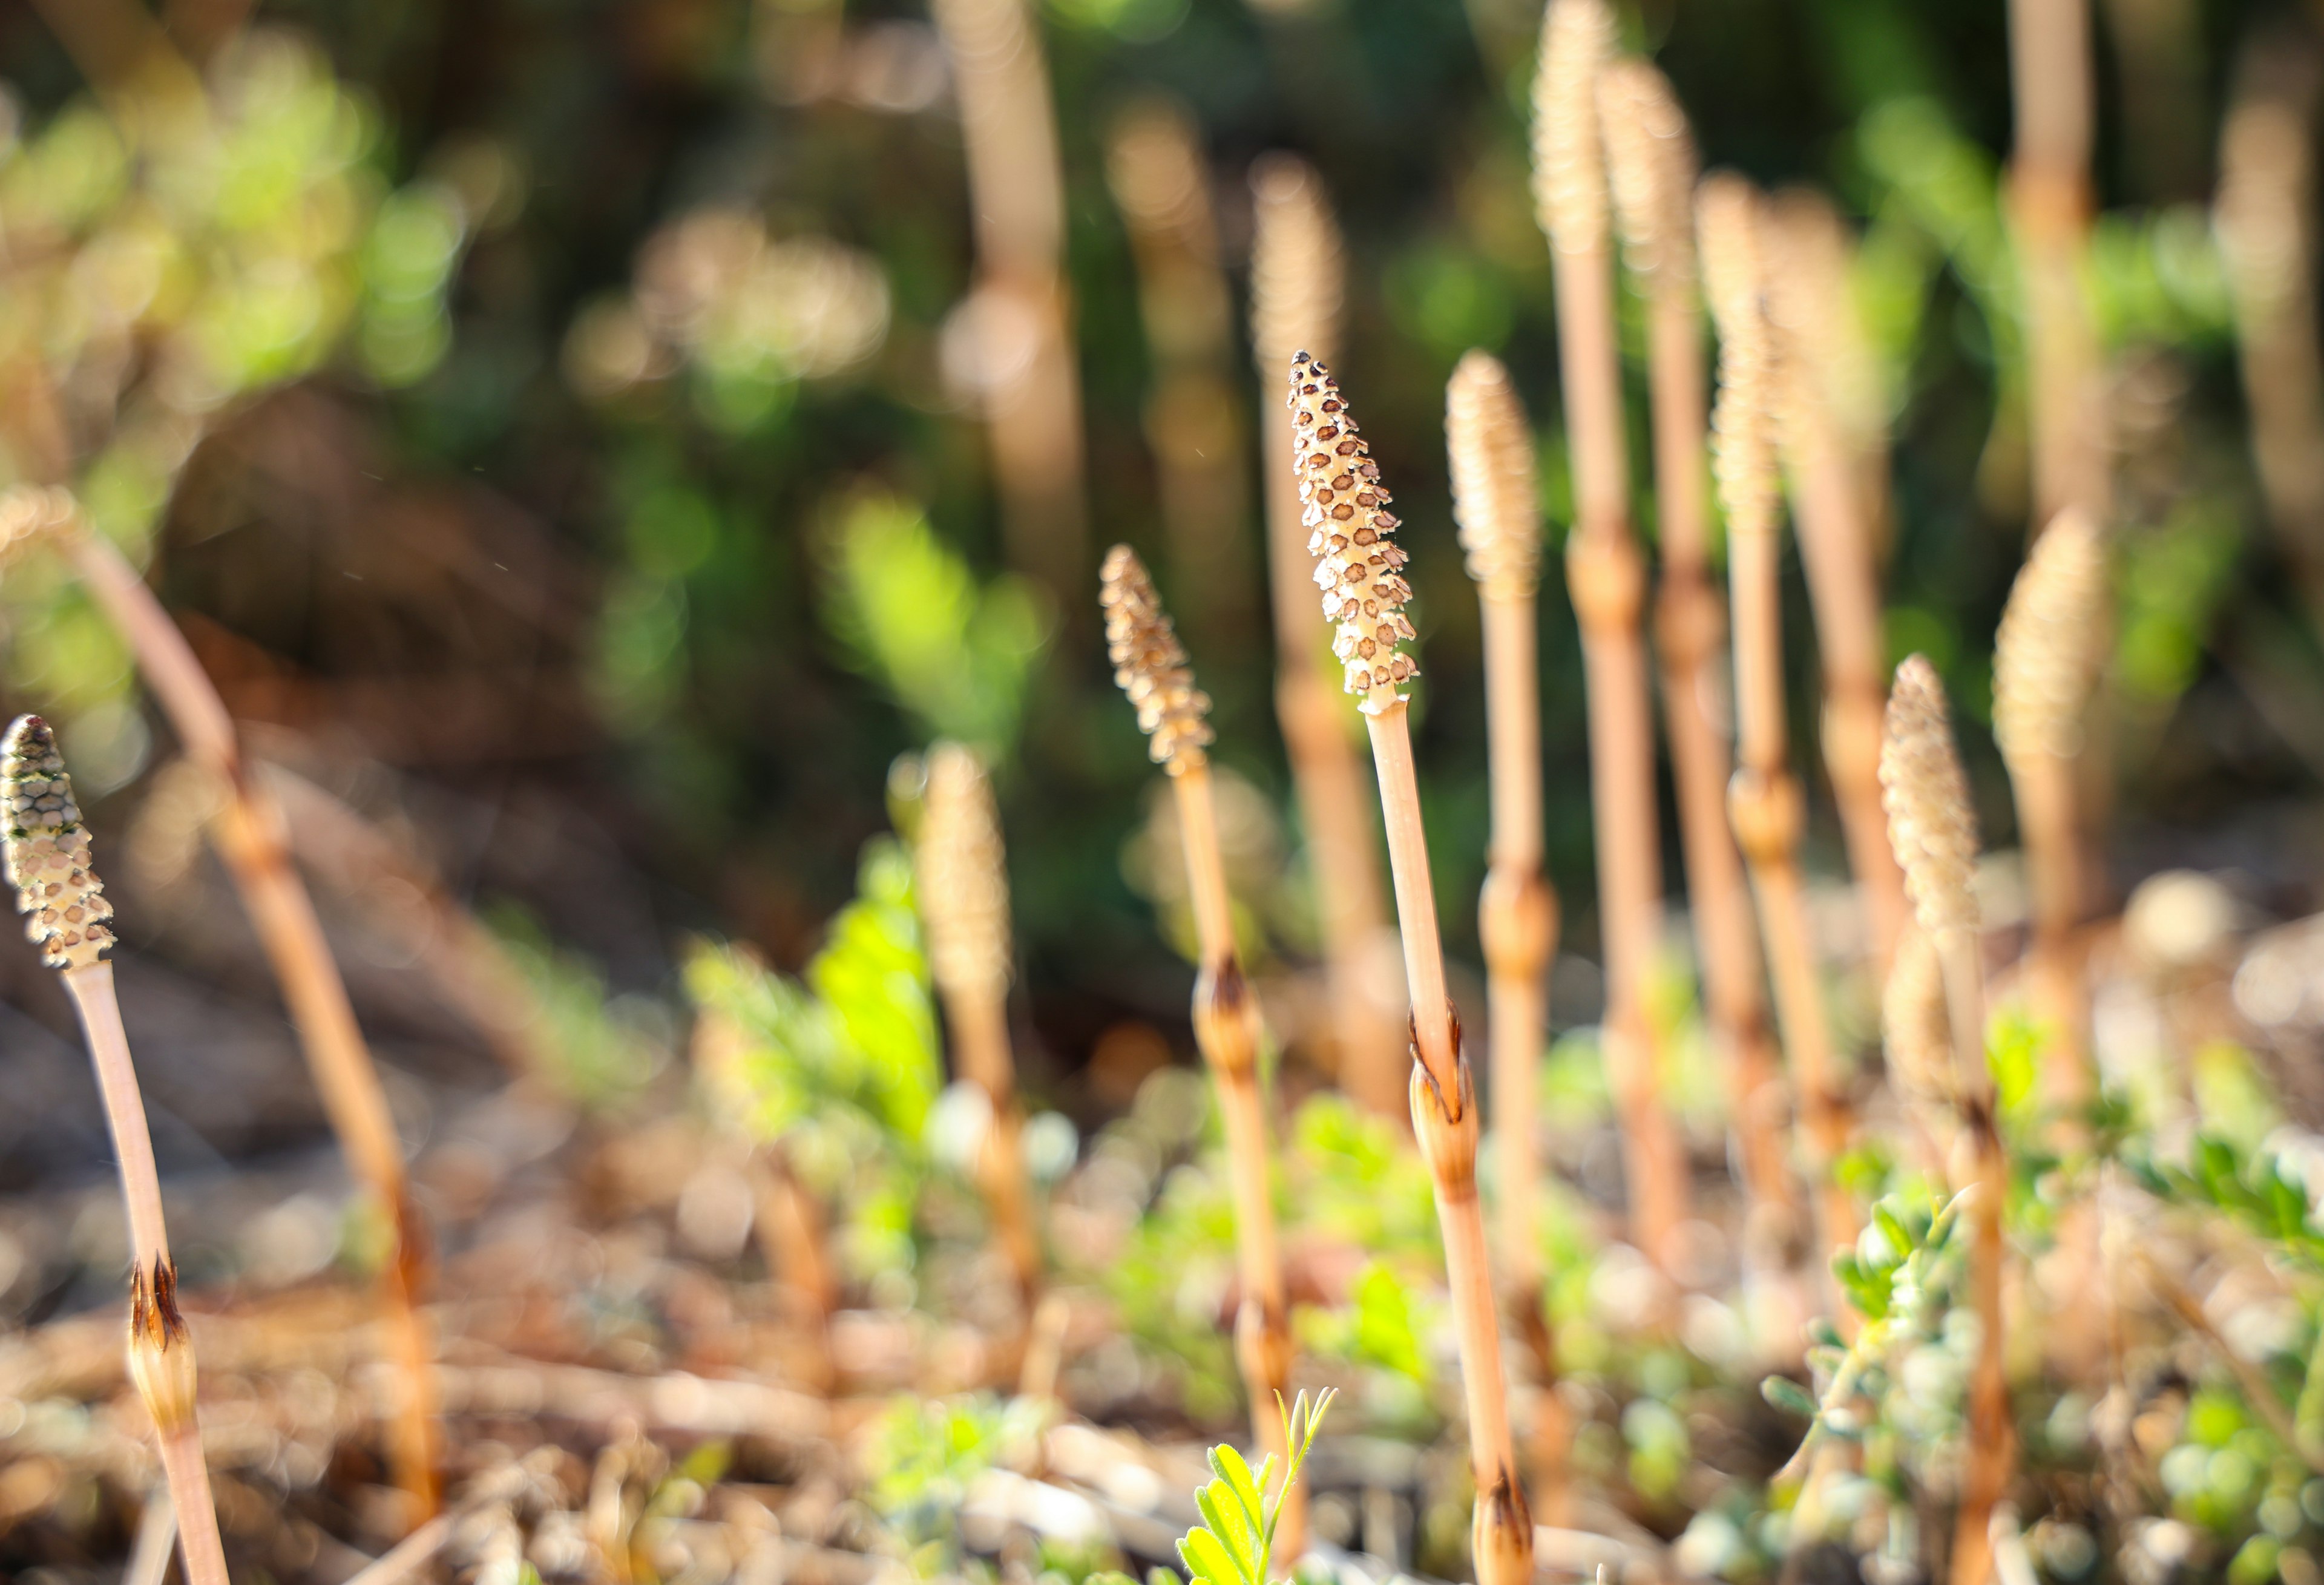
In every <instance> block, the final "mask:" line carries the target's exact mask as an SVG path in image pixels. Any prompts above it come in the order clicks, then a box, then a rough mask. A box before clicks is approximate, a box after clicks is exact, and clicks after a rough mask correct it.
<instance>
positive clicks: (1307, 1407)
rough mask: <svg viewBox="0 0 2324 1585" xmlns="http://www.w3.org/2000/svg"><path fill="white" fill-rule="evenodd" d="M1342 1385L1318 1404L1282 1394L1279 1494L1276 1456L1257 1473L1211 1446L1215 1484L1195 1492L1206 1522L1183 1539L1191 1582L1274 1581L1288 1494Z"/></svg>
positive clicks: (1256, 1584)
mask: <svg viewBox="0 0 2324 1585" xmlns="http://www.w3.org/2000/svg"><path fill="white" fill-rule="evenodd" d="M1336 1396H1338V1393H1337V1390H1336V1389H1335V1388H1333V1387H1325V1388H1324V1389H1323V1392H1321V1393H1320V1394H1318V1395H1317V1396H1316V1397H1315V1400H1314V1403H1312V1404H1311V1403H1309V1402H1308V1399H1307V1395H1306V1394H1305V1393H1304V1392H1303V1393H1301V1394H1300V1395H1299V1396H1297V1397H1296V1399H1294V1400H1293V1401H1292V1405H1291V1407H1290V1408H1289V1409H1288V1410H1286V1409H1285V1408H1284V1407H1283V1398H1282V1396H1281V1395H1280V1394H1277V1396H1276V1400H1275V1407H1276V1413H1277V1414H1278V1415H1281V1416H1282V1418H1283V1445H1284V1446H1285V1447H1286V1449H1288V1450H1289V1451H1290V1459H1289V1461H1288V1462H1287V1463H1286V1464H1285V1466H1284V1470H1283V1484H1282V1485H1281V1486H1280V1487H1279V1488H1277V1490H1276V1492H1275V1493H1274V1495H1273V1496H1269V1495H1268V1490H1267V1488H1268V1484H1269V1482H1270V1481H1271V1479H1273V1477H1274V1474H1275V1455H1274V1454H1273V1453H1269V1454H1268V1455H1267V1457H1266V1458H1265V1459H1264V1460H1263V1461H1260V1463H1259V1472H1258V1474H1256V1475H1254V1474H1252V1473H1251V1469H1250V1465H1249V1464H1248V1463H1246V1462H1244V1461H1243V1456H1242V1455H1241V1454H1240V1453H1239V1452H1237V1451H1235V1450H1234V1449H1233V1448H1232V1447H1231V1446H1229V1445H1228V1444H1226V1443H1225V1442H1221V1443H1220V1444H1219V1445H1218V1446H1216V1447H1214V1448H1213V1449H1212V1450H1211V1469H1212V1470H1213V1471H1214V1474H1213V1478H1212V1480H1211V1483H1210V1484H1209V1485H1208V1486H1205V1487H1203V1488H1202V1489H1201V1490H1199V1491H1197V1492H1195V1493H1194V1504H1195V1506H1196V1507H1199V1508H1201V1509H1202V1510H1203V1521H1204V1522H1203V1524H1200V1525H1195V1526H1194V1528H1193V1529H1192V1530H1189V1531H1187V1532H1186V1534H1185V1536H1184V1537H1183V1538H1182V1539H1181V1540H1180V1541H1179V1543H1178V1556H1179V1557H1180V1558H1181V1559H1182V1560H1184V1562H1185V1565H1186V1572H1187V1574H1188V1576H1189V1579H1190V1585H1268V1572H1267V1571H1268V1562H1269V1561H1270V1560H1271V1558H1272V1556H1273V1554H1274V1551H1275V1525H1276V1521H1277V1519H1279V1518H1281V1517H1282V1516H1283V1499H1284V1498H1285V1497H1287V1496H1288V1495H1290V1491H1291V1487H1292V1483H1293V1482H1294V1481H1296V1480H1297V1479H1299V1467H1300V1465H1302V1464H1304V1463H1305V1462H1306V1460H1307V1450H1308V1449H1309V1448H1311V1447H1313V1446H1314V1442H1315V1432H1316V1429H1317V1427H1319V1426H1320V1425H1322V1424H1323V1415H1324V1414H1325V1412H1326V1411H1327V1410H1329V1409H1330V1408H1331V1406H1332V1400H1333V1398H1334V1397H1336Z"/></svg>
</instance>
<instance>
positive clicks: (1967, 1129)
mask: <svg viewBox="0 0 2324 1585" xmlns="http://www.w3.org/2000/svg"><path fill="white" fill-rule="evenodd" d="M1936 944H1937V956H1938V962H1939V963H1940V965H1941V968H1942V970H1943V972H1944V981H1945V1018H1946V1022H1947V1023H1948V1025H1949V1026H1950V1029H1951V1033H1952V1042H1953V1080H1954V1083H1955V1085H1956V1086H1957V1093H1958V1094H1959V1095H1960V1098H1961V1100H1960V1109H1961V1124H1962V1129H1961V1134H1962V1138H1963V1140H1964V1141H1965V1142H1966V1144H1967V1146H1968V1147H1969V1164H1968V1167H1967V1171H1966V1173H1965V1175H1966V1176H1968V1177H1969V1179H1970V1182H1971V1185H1972V1186H1973V1189H1974V1193H1975V1199H1974V1201H1973V1203H1971V1206H1970V1210H1969V1218H1970V1221H1969V1237H1970V1243H1969V1289H1970V1294H1971V1298H1972V1302H1973V1303H1974V1304H1975V1305H1976V1308H1977V1318H1978V1352H1977V1360H1976V1363H1975V1364H1974V1365H1973V1366H1972V1367H1971V1368H1970V1372H1969V1426H1968V1434H1967V1445H1968V1450H1969V1451H1968V1462H1967V1466H1966V1468H1965V1469H1964V1470H1963V1471H1962V1475H1961V1498H1960V1513H1959V1516H1958V1518H1957V1521H1956V1524H1955V1527H1954V1531H1953V1556H1952V1585H1986V1580H1987V1576H1988V1574H1989V1573H1990V1572H1991V1570H1992V1543H1991V1540H1990V1534H1991V1530H1992V1521H1993V1511H1994V1508H1995V1507H1996V1505H1997V1504H1998V1503H1999V1502H2000V1501H2001V1498H2002V1497H2003V1495H2004V1494H2005V1493H2006V1491H2007V1489H2008V1487H2009V1479H2010V1474H2011V1471H2012V1470H2014V1469H2015V1464H2016V1455H2017V1450H2016V1438H2015V1431H2014V1429H2013V1427H2012V1426H2011V1424H2010V1417H2009V1382H2008V1378H2007V1375H2006V1368H2005V1364H2006V1344H2007V1339H2008V1334H2007V1332H2006V1331H2005V1330H2004V1320H2005V1318H2004V1315H2003V1313H2002V1267H2003V1263H2004V1259H2005V1258H2006V1247H2005V1244H2004V1230H2003V1215H2004V1213H2005V1212H2006V1207H2007V1203H2008V1196H2009V1162H2008V1158H2007V1156H2006V1155H2005V1154H2004V1152H2003V1149H2002V1144H2001V1133H2000V1128H1999V1124H1998V1120H1997V1118H1996V1117H1995V1115H1994V1106H1995V1098H1994V1090H1993V1081H1992V1077H1991V1075H1990V1074H1989V1072H1988V1070H1987V1066H1986V1058H1985V985H1984V972H1983V969H1982V967H1981V966H1980V965H1979V963H1978V944H1977V935H1976V933H1975V932H1974V931H1972V930H1968V929H1959V928H1955V929H1947V930H1941V931H1939V932H1938V933H1937V935H1936Z"/></svg>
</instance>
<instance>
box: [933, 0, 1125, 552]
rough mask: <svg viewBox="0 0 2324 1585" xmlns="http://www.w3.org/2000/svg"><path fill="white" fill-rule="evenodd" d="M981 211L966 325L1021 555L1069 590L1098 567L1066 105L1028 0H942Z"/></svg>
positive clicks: (1007, 515)
mask: <svg viewBox="0 0 2324 1585" xmlns="http://www.w3.org/2000/svg"><path fill="white" fill-rule="evenodd" d="M930 14H931V15H932V16H933V17H934V19H935V21H936V31H937V32H939V33H940V34H941V35H942V36H943V38H944V42H945V51H946V52H947V53H948V54H949V55H950V56H951V58H952V68H953V88H954V93H955V94H956V95H957V96H958V97H959V100H960V120H961V134H962V138H963V141H964V143H965V144H966V147H967V154H968V188H969V196H970V200H971V204H972V207H973V209H974V210H975V215H976V252H977V272H978V277H979V279H978V283H977V287H976V294H975V296H974V298H973V299H971V301H970V303H969V304H968V305H967V310H966V311H968V312H969V313H970V314H972V315H973V319H972V320H971V321H970V323H969V324H968V325H967V326H966V327H965V328H966V329H967V330H968V331H970V332H971V335H970V336H969V340H970V341H971V342H972V343H973V346H974V348H975V355H974V358H973V362H974V364H975V365H976V381H977V383H978V386H979V388H980V393H981V395H982V399H983V402H984V413H985V422H986V424H987V426H988V427H989V429H990V430H991V443H992V462H993V472H994V474H995V475H996V482H997V483H998V484H999V486H1000V493H1001V515H1002V527H1003V531H1004V534H1005V536H1006V538H1007V540H1008V545H1009V551H1010V558H1011V559H1012V560H1013V561H1015V563H1016V564H1017V565H1018V566H1019V567H1021V568H1022V569H1024V570H1025V571H1027V572H1028V573H1030V574H1032V575H1034V576H1037V577H1039V578H1041V579H1043V580H1044V581H1046V582H1047V583H1048V584H1049V585H1050V586H1051V587H1052V588H1053V589H1054V590H1056V592H1057V593H1058V594H1060V595H1064V594H1068V593H1069V592H1071V591H1073V590H1075V589H1077V588H1079V587H1080V586H1081V579H1082V577H1083V576H1084V574H1083V570H1082V569H1083V568H1084V567H1087V566H1088V563H1087V562H1086V561H1085V560H1084V557H1085V556H1086V555H1087V554H1088V552H1087V550H1086V548H1085V546H1084V541H1085V539H1087V537H1088V532H1089V530H1088V523H1087V508H1086V506H1085V505H1084V499H1083V481H1082V469H1083V443H1082V411H1081V382H1080V376H1079V374H1078V373H1077V372H1076V370H1075V367H1074V355H1073V343H1072V335H1071V331H1070V328H1069V323H1068V322H1069V318H1070V305H1069V301H1068V296H1069V294H1068V292H1067V290H1066V285H1065V263H1064V262H1065V179H1064V176H1063V174H1062V171H1061V168H1060V166H1059V163H1058V157H1057V128H1056V106H1054V104H1053V103H1052V101H1051V97H1050V93H1049V75H1048V69H1047V61H1046V60H1045V58H1044V56H1043V52H1042V49H1041V37H1040V32H1039V29H1038V27H1037V25H1036V20H1037V19H1036V16H1035V14H1034V12H1033V9H1032V8H1031V7H1030V6H1028V5H1027V4H1026V0H936V4H935V5H933V6H932V7H931V8H930Z"/></svg>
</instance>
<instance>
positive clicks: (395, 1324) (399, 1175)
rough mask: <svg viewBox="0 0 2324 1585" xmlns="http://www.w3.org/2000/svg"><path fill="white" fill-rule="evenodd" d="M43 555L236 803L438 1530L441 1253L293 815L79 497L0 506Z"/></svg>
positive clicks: (218, 827) (35, 496)
mask: <svg viewBox="0 0 2324 1585" xmlns="http://www.w3.org/2000/svg"><path fill="white" fill-rule="evenodd" d="M38 545H47V546H50V547H52V548H55V549H56V550H57V551H58V552H59V553H60V554H61V555H62V556H63V557H64V558H65V559H66V560H67V561H68V562H69V564H70V565H71V567H72V568H73V571H74V572H75V574H76V575H77V576H78V577H79V579H80V581H81V583H82V585H84V586H85V587H86V588H87V589H88V592H89V594H90V595H91V596H92V597H93V598H94V599H95V600H96V601H97V605H98V607H99V608H100V609H101V610H102V611H103V612H104V613H105V614H106V619H107V620H108V621H110V622H112V623H113V626H114V628H115V631H118V632H119V633H120V634H121V636H122V637H123V639H124V640H126V642H127V643H128V645H129V648H130V650H131V652H132V653H133V654H134V655H135V657H136V659H137V666H138V669H139V671H140V672H141V673H142V674H143V677H144V679H145V684H146V686H147V687H150V688H151V689H152V691H153V694H154V696H156V697H157V698H159V699H160V700H161V706H162V708H163V709H164V710H165V711H166V712H168V714H169V716H170V722H171V725H172V726H173V727H174V728H176V730H177V733H178V737H179V739H180V742H181V743H182V744H183V745H184V748H185V750H186V752H187V753H188V755H189V757H191V758H192V759H193V760H195V762H196V763H198V764H199V765H201V766H202V767H203V768H204V769H206V770H207V771H208V772H209V773H210V775H211V776H212V777H214V778H215V779H216V780H217V784H218V786H219V787H220V788H222V789H223V791H224V797H223V800H222V802H221V803H220V805H219V807H218V810H217V815H216V816H215V817H214V818H213V820H212V822H211V826H210V836H211V841H212V842H213V843H215V844H216V846H217V851H218V855H219V857H220V858H221V859H223V860H224V861H225V862H226V871H227V873H228V874H229V875H231V876H232V877H233V878H234V882H235V889H236V890H237V891H239V892H240V893H241V895H242V900H243V906H244V908H246V909H247V910H248V911H249V914H250V917H251V923H252V925H253V926H255V928H256V930H257V934H258V939H259V942H260V944H261V945H262V946H263V947H264V949H265V951H266V955H267V959H268V962H269V963H271V964H272V968H273V971H274V977H275V980H276V981H277V982H278V983H280V984H281V988H282V998H283V1000H284V1001H285V1002H287V1003H288V1004H289V1006H290V1009H291V1022H292V1024H293V1025H294V1026H295V1027H297V1029H298V1032H299V1043H300V1049H301V1050H302V1051H303V1052H304V1053H305V1054H306V1057H307V1065H308V1069H309V1072H310V1073H312V1074H313V1075H314V1079H315V1087H316V1090H317V1092H318V1093H319V1094H320V1096H321V1098H322V1101H323V1110H324V1113H325V1115H326V1116H327V1118H328V1119H329V1120H330V1123H331V1130H332V1132H333V1134H334V1135H335V1136H336V1137H337V1140H338V1144H339V1149H340V1152H341V1153H342V1154H343V1155H344V1156H346V1160H347V1166H348V1169H349V1171H350V1172H351V1173H352V1175H354V1176H355V1180H356V1181H357V1182H358V1183H360V1184H362V1185H363V1186H364V1190H365V1191H366V1192H367V1193H369V1195H370V1196H371V1198H372V1200H373V1202H374V1204H375V1205H376V1207H377V1208H378V1210H379V1211H380V1212H381V1213H382V1214H383V1216H385V1217H386V1218H387V1220H388V1223H389V1230H390V1231H391V1233H392V1238H393V1248H392V1250H391V1252H390V1254H389V1257H388V1258H387V1261H386V1263H385V1265H384V1266H383V1268H382V1271H381V1274H380V1276H381V1294H382V1301H383V1310H384V1314H385V1317H386V1320H387V1323H388V1330H389V1333H390V1336H391V1339H392V1344H393V1352H394V1354H395V1358H396V1360H397V1363H398V1366H399V1368H401V1371H402V1373H403V1376H404V1378H405V1393H404V1398H403V1404H402V1409H401V1413H400V1414H399V1415H398V1416H397V1417H396V1419H395V1421H394V1423H393V1424H392V1425H391V1426H390V1427H389V1461H390V1463H391V1465H392V1468H393V1470H394V1472H395V1479H396V1484H397V1485H398V1486H399V1487H400V1488H401V1489H402V1490H403V1491H404V1492H405V1493H406V1494H407V1495H408V1496H409V1497H411V1498H412V1500H413V1502H414V1503H415V1505H416V1506H417V1507H418V1508H419V1509H420V1516H422V1517H425V1516H427V1515H429V1514H432V1513H433V1512H435V1510H436V1507H437V1501H438V1489H437V1480H436V1428H435V1417H436V1416H435V1392H434V1388H433V1386H432V1373H433V1370H434V1368H435V1367H434V1359H435V1350H434V1346H433V1344H432V1343H431V1342H430V1341H429V1334H428V1330H427V1324H426V1322H425V1321H424V1319H423V1318H422V1317H421V1315H420V1309H419V1304H420V1296H421V1295H423V1294H425V1293H426V1291H427V1289H428V1286H429V1258H428V1254H427V1242H426V1239H425V1237H424V1234H423V1233H422V1231H421V1230H420V1226H419V1224H418V1221H417V1219H416V1216H415V1213H414V1212H413V1209H412V1206H411V1203H410V1194H409V1193H408V1191H407V1184H406V1180H405V1175H404V1163H403V1143H402V1140H401V1138H399V1137H398V1136H397V1134H396V1130H395V1119H394V1116H393V1114H392V1113H391V1112H390V1111H389V1110H388V1105H387V1092H385V1090H383V1088H382V1087H381V1085H380V1080H379V1070H378V1068H377V1067H376V1066H375V1065H374V1064H373V1062H372V1057H371V1048H370V1047H369V1046H367V1045H366V1044H365V1043H364V1037H363V1029H362V1027H361V1026H360V1025H358V1024H357V1023H356V1021H355V1008H354V1005H353V1003H351V1002H350V1001H349V1000H348V999H347V989H346V981H344V980H343V979H342V978H341V977H340V975H339V969H338V964H337V962H336V961H335V960H334V959H333V958H332V956H331V949H330V944H329V942H328V941H327V939H326V938H325V936H324V935H323V927H322V924H321V922H320V921H319V920H318V918H317V917H316V915H315V904H314V899H313V898H310V897H309V895H308V892H307V888H306V885H305V883H304V882H303V881H302V880H300V877H299V872H298V871H297V869H296V868H295V867H294V866H293V865H292V863H291V855H290V852H289V848H288V845H287V843H286V841H285V837H284V834H283V819H282V815H281V810H280V809H279V808H278V807H277V806H276V805H275V803H274V800H273V798H272V796H271V794H270V793H269V792H268V790H267V788H265V786H264V785H263V783H262V782H261V781H260V779H258V778H257V777H256V776H254V774H253V773H252V771H251V769H250V767H249V765H248V764H247V762H246V761H245V760H244V758H243V753H242V747H241V742H240V740H239V738H238V737H237V736H236V733H235V727H234V723H233V720H232V718H231V717H229V716H228V715H227V714H226V704H225V702H224V701H223V700H222V699H220V698H219V697H218V694H217V687H215V686H214V685H213V684H212V683H211V682H210V680H209V677H208V674H207V673H205V672H204V671H203V670H202V667H201V662H200V661H198V660H197V659H195V658H194V652H193V650H192V649H191V648H190V647H189V645H188V644H187V642H186V638H185V635H184V634H183V633H181V632H180V631H178V626H177V624H176V623H175V622H172V621H171V620H170V615H169V613H167V612H166V611H164V610H163V609H162V608H161V602H160V601H159V600H158V599H156V598H155V597H154V594H153V592H152V589H150V588H148V587H147V586H146V584H145V581H144V580H143V578H141V577H139V576H137V573H136V571H135V570H134V568H133V567H130V565H129V564H128V562H127V561H125V560H124V559H123V558H122V556H121V553H120V552H119V551H118V550H116V549H115V548H114V547H113V544H112V541H110V540H108V539H106V538H105V537H104V536H103V535H101V534H99V533H97V532H95V531H94V530H92V529H90V527H89V526H88V523H87V521H85V520H84V519H83V518H82V516H81V513H80V507H79V504H78V502H76V501H75V500H74V499H73V497H72V495H71V493H69V492H68V491H65V490H61V489H23V488H20V489H16V490H12V491H10V492H9V493H7V494H6V495H5V496H0V564H5V561H6V560H7V559H8V558H11V557H13V556H14V555H17V554H20V553H22V552H23V551H25V550H27V549H30V548H33V547H35V546H38Z"/></svg>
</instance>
